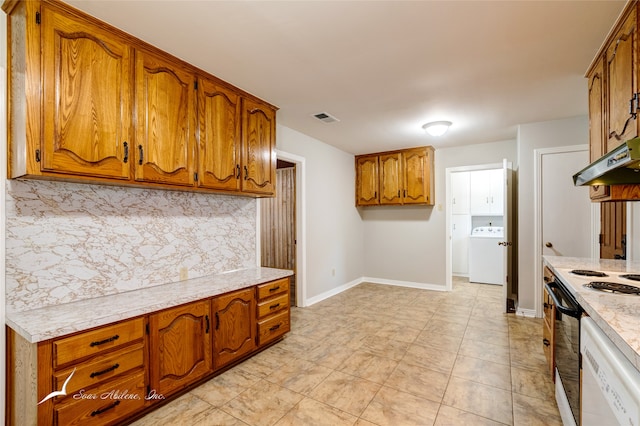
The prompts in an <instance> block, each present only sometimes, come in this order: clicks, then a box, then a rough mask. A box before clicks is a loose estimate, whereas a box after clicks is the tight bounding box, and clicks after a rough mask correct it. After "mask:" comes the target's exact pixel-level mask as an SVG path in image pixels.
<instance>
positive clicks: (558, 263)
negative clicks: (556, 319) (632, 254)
mask: <svg viewBox="0 0 640 426" xmlns="http://www.w3.org/2000/svg"><path fill="white" fill-rule="evenodd" d="M543 262H544V263H545V265H547V266H549V267H550V268H551V270H552V271H553V272H554V273H555V275H556V277H558V278H559V279H560V280H561V281H562V283H563V284H565V286H566V287H567V289H568V290H569V291H570V292H571V293H572V294H573V295H574V296H575V298H576V300H577V301H578V303H580V305H581V306H582V308H583V309H584V310H585V312H586V313H587V314H588V315H589V316H590V317H591V318H592V319H593V320H594V321H595V322H596V324H597V325H598V326H599V327H600V329H602V331H604V333H605V334H606V335H607V336H608V337H609V338H610V339H611V341H613V343H614V344H615V345H616V346H617V347H618V349H620V350H621V351H622V353H623V354H624V355H625V356H626V357H627V359H629V361H631V363H632V364H633V365H634V366H635V367H636V368H637V369H638V370H640V296H636V295H624V294H611V293H604V292H599V291H595V290H591V289H588V288H585V287H584V286H583V284H585V283H588V282H590V281H596V280H600V281H607V278H599V279H596V278H584V277H577V276H576V275H574V274H571V273H570V271H571V270H573V269H588V270H593V271H602V272H606V273H609V274H610V275H611V277H615V275H614V274H615V273H619V274H622V273H640V262H631V261H625V260H609V259H584V258H576V257H562V256H543ZM632 285H633V284H632ZM635 285H636V286H640V283H636V284H635Z"/></svg>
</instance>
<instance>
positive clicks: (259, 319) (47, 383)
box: [6, 278, 291, 426]
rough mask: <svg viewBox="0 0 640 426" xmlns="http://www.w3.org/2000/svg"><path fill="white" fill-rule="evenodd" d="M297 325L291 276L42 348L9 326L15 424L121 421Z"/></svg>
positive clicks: (10, 416)
mask: <svg viewBox="0 0 640 426" xmlns="http://www.w3.org/2000/svg"><path fill="white" fill-rule="evenodd" d="M290 323H291V321H290V311H289V278H282V279H278V280H275V281H271V282H267V283H264V284H259V285H253V286H250V287H247V288H243V289H240V290H236V291H232V292H230V293H225V294H222V295H219V296H215V297H209V298H205V299H202V300H198V301H196V302H192V303H188V304H184V305H180V306H176V307H173V308H169V309H165V310H162V311H157V312H152V313H149V314H147V315H144V316H141V317H137V318H133V319H128V320H124V321H120V322H117V323H112V324H107V325H104V326H101V327H97V328H95V329H92V330H88V331H84V332H79V333H74V334H71V335H67V336H62V337H59V338H55V339H51V340H46V341H42V342H40V343H33V344H32V343H28V342H27V341H26V340H25V339H24V338H22V337H21V336H20V335H19V334H18V333H16V332H15V331H13V330H12V329H11V328H7V342H8V351H7V353H8V355H9V356H8V357H7V372H8V373H9V374H8V380H7V388H8V390H9V392H8V395H9V397H8V398H7V405H6V406H7V424H8V425H16V426H18V425H19V426H22V425H25V424H38V425H60V426H62V425H65V426H66V425H70V424H85V423H86V424H91V425H106V424H119V423H122V422H124V421H126V420H129V419H131V418H132V417H135V416H139V415H141V414H142V413H144V412H146V411H150V410H153V409H154V407H156V406H157V405H158V404H157V402H159V401H164V400H170V399H173V398H176V397H177V396H179V395H180V394H182V393H184V392H186V391H187V390H188V389H190V388H191V387H193V386H195V385H197V384H198V383H200V382H202V381H204V380H207V379H208V378H210V377H213V376H214V375H215V374H218V373H219V372H221V371H224V369H225V368H227V367H228V366H230V365H232V364H233V363H237V362H239V361H240V360H242V359H244V358H246V357H249V356H251V354H253V353H255V352H257V351H258V350H260V349H261V348H263V347H265V346H266V345H269V344H272V343H274V342H276V341H277V340H278V339H279V338H281V337H282V336H283V335H284V334H285V333H287V332H288V331H289V330H290V328H291V325H290ZM63 388H64V389H65V390H66V395H58V396H55V397H53V398H51V399H48V400H47V401H44V402H42V403H41V404H38V403H39V402H40V401H42V400H43V399H44V398H45V397H46V396H47V395H49V394H50V393H51V392H54V391H60V390H61V389H63Z"/></svg>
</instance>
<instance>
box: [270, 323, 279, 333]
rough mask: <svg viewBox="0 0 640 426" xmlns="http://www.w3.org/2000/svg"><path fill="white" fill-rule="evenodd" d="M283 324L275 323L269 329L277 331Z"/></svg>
mask: <svg viewBox="0 0 640 426" xmlns="http://www.w3.org/2000/svg"><path fill="white" fill-rule="evenodd" d="M281 325H282V324H276V325H274V326H273V327H271V328H270V329H269V331H276V330H277V329H279V328H280V326H281Z"/></svg>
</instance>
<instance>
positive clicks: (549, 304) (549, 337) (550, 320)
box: [542, 267, 556, 381]
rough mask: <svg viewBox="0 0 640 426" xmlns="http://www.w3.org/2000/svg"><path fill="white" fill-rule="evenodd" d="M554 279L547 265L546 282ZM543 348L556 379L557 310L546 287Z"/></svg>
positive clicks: (543, 314) (543, 291) (550, 370)
mask: <svg viewBox="0 0 640 426" xmlns="http://www.w3.org/2000/svg"><path fill="white" fill-rule="evenodd" d="M552 279H553V274H551V272H550V271H549V269H548V268H547V267H545V268H544V282H545V283H546V282H550V281H552ZM542 307H543V311H542V318H543V320H544V321H543V322H542V350H543V351H544V356H545V358H546V359H547V367H548V373H549V374H550V375H551V379H552V380H554V381H555V359H554V350H553V348H554V345H555V341H554V339H555V320H556V310H555V307H554V304H553V299H551V296H549V293H547V289H546V288H544V287H543V288H542Z"/></svg>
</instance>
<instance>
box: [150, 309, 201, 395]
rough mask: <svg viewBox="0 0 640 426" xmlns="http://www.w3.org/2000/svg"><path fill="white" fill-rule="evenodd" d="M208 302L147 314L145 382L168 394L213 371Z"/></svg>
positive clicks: (158, 391) (154, 388)
mask: <svg viewBox="0 0 640 426" xmlns="http://www.w3.org/2000/svg"><path fill="white" fill-rule="evenodd" d="M210 310H211V302H210V301H209V300H204V301H200V302H195V303H191V304H188V305H183V306H179V307H176V308H171V309H167V310H164V311H161V312H158V313H154V314H152V315H150V316H149V345H150V350H149V366H150V368H149V381H150V386H151V389H153V390H154V391H155V392H156V394H162V395H169V394H171V393H173V392H176V391H178V390H180V389H182V388H183V387H185V386H187V385H189V384H191V383H193V382H194V381H196V380H197V379H198V378H200V377H204V376H206V375H208V374H210V373H212V372H213V357H212V353H211V334H210V333H211V319H210Z"/></svg>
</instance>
